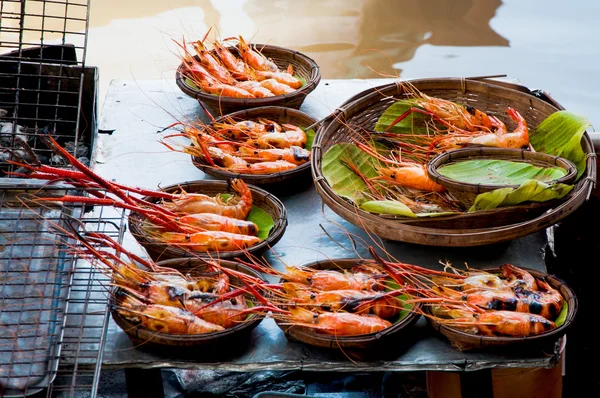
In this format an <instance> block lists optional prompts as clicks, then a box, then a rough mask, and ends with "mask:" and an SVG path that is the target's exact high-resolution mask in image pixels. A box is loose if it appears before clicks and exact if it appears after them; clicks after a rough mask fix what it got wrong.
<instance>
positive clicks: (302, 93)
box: [175, 44, 321, 115]
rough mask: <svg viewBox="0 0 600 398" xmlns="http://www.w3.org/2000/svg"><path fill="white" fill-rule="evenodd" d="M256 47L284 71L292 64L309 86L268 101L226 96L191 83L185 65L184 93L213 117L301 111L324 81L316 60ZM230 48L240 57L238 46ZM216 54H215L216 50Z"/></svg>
mask: <svg viewBox="0 0 600 398" xmlns="http://www.w3.org/2000/svg"><path fill="white" fill-rule="evenodd" d="M253 46H254V47H255V48H257V49H259V50H260V51H261V53H262V54H263V55H264V56H265V57H267V58H269V59H271V60H272V61H273V62H274V63H275V64H276V65H277V66H278V67H279V69H280V70H285V69H287V67H288V65H292V66H293V68H294V75H295V76H299V77H301V78H302V79H304V80H305V81H306V84H305V85H304V86H302V87H300V88H299V89H297V90H295V91H294V92H293V93H290V94H284V95H276V96H273V97H267V98H232V97H223V96H218V95H213V94H208V93H205V92H203V91H202V90H200V89H199V88H197V87H194V86H191V85H190V84H188V83H187V82H186V77H185V75H184V73H183V63H182V64H180V65H179V67H178V68H177V71H176V72H175V82H176V83H177V86H178V87H179V88H180V89H181V91H183V92H184V93H185V94H187V95H189V96H190V97H192V98H195V99H197V100H198V102H201V103H203V104H204V105H205V106H206V107H207V108H208V109H209V110H210V111H211V112H212V113H213V115H226V114H228V113H231V112H235V111H239V110H242V109H249V108H257V107H259V106H284V107H287V108H294V109H300V105H302V103H303V102H304V100H305V99H306V96H307V95H308V94H309V93H310V92H311V91H313V90H314V89H315V88H317V85H318V84H319V82H320V81H321V72H320V70H319V65H317V63H316V62H315V61H314V60H313V59H312V58H310V57H308V56H306V55H304V54H302V53H300V52H298V51H294V50H290V49H287V48H283V47H277V46H271V45H268V44H254V45H253ZM229 49H230V50H231V52H232V53H233V54H234V55H236V56H239V52H238V49H237V47H229ZM212 52H213V53H214V50H213V51H212Z"/></svg>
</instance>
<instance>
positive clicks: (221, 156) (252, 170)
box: [161, 118, 310, 174]
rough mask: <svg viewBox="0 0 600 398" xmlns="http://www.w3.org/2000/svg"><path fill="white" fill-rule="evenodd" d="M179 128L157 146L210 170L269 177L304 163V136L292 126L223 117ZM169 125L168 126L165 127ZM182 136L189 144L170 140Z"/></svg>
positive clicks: (307, 157) (307, 153)
mask: <svg viewBox="0 0 600 398" xmlns="http://www.w3.org/2000/svg"><path fill="white" fill-rule="evenodd" d="M175 125H183V130H182V132H181V133H179V134H170V135H167V136H165V137H163V139H162V140H161V143H162V144H163V145H165V146H166V147H167V148H169V149H170V150H172V151H176V152H183V153H187V154H190V155H192V156H194V157H196V158H198V159H201V160H203V161H204V163H206V164H208V165H209V166H211V167H215V168H219V169H223V170H227V171H231V172H233V173H240V174H273V173H279V172H283V171H287V170H292V169H295V168H296V167H298V166H300V165H302V164H305V163H307V162H308V161H309V160H310V151H308V150H307V149H306V133H305V132H304V131H303V130H302V128H300V127H298V126H295V125H293V124H281V125H280V124H278V123H276V122H274V121H272V120H268V119H262V118H258V119H257V120H241V121H236V120H233V119H231V118H226V119H224V120H223V121H221V122H219V123H216V122H213V123H212V124H211V125H201V124H194V123H186V124H184V123H176V124H175ZM170 127H172V126H169V128H170ZM177 136H183V137H186V138H187V139H189V141H190V144H189V145H184V144H180V143H178V142H177V141H175V140H173V139H172V138H173V137H177Z"/></svg>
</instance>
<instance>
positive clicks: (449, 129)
mask: <svg viewBox="0 0 600 398" xmlns="http://www.w3.org/2000/svg"><path fill="white" fill-rule="evenodd" d="M404 87H405V92H406V99H405V100H403V102H404V103H405V104H411V107H410V108H409V109H408V110H407V111H406V112H404V113H403V114H401V115H400V116H398V117H397V118H396V119H395V120H394V121H392V123H390V124H389V126H388V127H387V128H386V130H385V131H379V132H377V131H368V130H366V129H361V130H356V129H352V131H353V137H352V139H353V141H354V144H355V145H356V146H357V147H358V148H359V149H361V150H362V151H363V152H364V153H365V154H367V155H369V157H370V158H371V160H372V165H373V168H374V170H375V172H376V174H377V176H376V177H370V178H369V177H366V176H364V175H363V174H361V173H360V171H359V170H358V168H357V167H356V165H355V164H352V162H350V161H344V162H345V163H346V165H347V167H349V168H350V169H351V170H353V171H354V172H355V173H356V174H357V175H358V176H359V177H361V178H362V179H363V180H364V181H365V183H366V184H367V187H368V190H369V192H367V193H366V194H367V196H370V197H372V198H373V199H374V200H396V201H400V202H402V203H403V204H405V205H407V206H408V207H409V208H410V209H411V210H413V211H414V212H440V211H460V210H463V207H462V205H461V204H460V203H459V202H458V201H456V200H454V199H453V198H452V197H451V196H450V195H448V194H447V192H446V189H445V187H444V186H442V185H440V184H437V183H436V182H435V181H433V180H431V179H430V178H429V175H428V173H427V163H428V162H429V160H431V158H433V157H434V156H435V155H437V154H439V153H442V152H446V151H449V150H453V149H457V148H461V147H465V146H488V147H499V148H524V147H528V146H529V130H528V127H527V122H526V121H525V119H524V118H523V116H521V115H520V114H519V112H517V111H516V110H514V109H512V108H510V107H508V108H507V110H506V114H507V115H508V117H509V118H510V119H511V120H512V121H513V122H514V123H515V124H516V128H515V130H514V131H512V132H508V129H507V126H506V125H505V124H504V123H503V122H502V121H501V120H500V119H498V118H497V117H496V116H493V115H489V114H487V113H485V112H483V111H481V110H479V109H476V108H474V107H472V106H463V105H460V104H458V103H455V102H452V101H448V100H444V99H440V98H435V97H430V96H428V95H426V94H423V93H421V92H419V91H418V90H417V89H416V88H415V87H413V86H412V85H410V83H404ZM392 106H394V105H392ZM414 115H419V116H420V117H419V118H415V119H409V120H411V121H412V124H411V126H412V127H404V128H402V129H401V130H400V131H398V130H396V131H390V130H391V129H392V128H394V126H396V125H397V124H398V123H400V122H402V121H403V120H405V119H406V118H407V117H409V116H414ZM416 123H422V124H423V126H421V127H424V128H425V130H426V133H415V132H414V131H413V127H414V126H415V124H416ZM348 127H349V128H351V127H352V126H348ZM341 160H342V159H341Z"/></svg>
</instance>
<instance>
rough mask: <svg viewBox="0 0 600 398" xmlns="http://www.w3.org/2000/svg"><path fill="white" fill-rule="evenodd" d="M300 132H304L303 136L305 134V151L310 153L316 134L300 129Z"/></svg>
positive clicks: (312, 131)
mask: <svg viewBox="0 0 600 398" xmlns="http://www.w3.org/2000/svg"><path fill="white" fill-rule="evenodd" d="M302 130H304V134H306V146H305V147H306V149H307V150H309V151H310V150H311V149H312V145H313V142H314V141H315V135H316V134H317V133H315V130H313V129H308V130H305V129H302Z"/></svg>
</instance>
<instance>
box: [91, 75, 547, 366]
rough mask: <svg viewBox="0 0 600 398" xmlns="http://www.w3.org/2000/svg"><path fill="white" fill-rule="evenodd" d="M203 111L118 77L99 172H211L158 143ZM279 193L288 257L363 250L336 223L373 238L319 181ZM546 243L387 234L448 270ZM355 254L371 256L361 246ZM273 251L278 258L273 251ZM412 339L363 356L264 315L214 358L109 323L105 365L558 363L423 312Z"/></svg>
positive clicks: (167, 180) (145, 183) (117, 176)
mask: <svg viewBox="0 0 600 398" xmlns="http://www.w3.org/2000/svg"><path fill="white" fill-rule="evenodd" d="M389 81H390V80H388V79H376V80H324V81H322V82H321V84H320V85H319V87H318V88H317V89H316V90H315V91H314V92H313V93H312V94H311V95H310V96H308V98H307V99H306V101H305V103H304V104H303V106H302V109H301V110H302V111H304V112H306V113H308V114H311V115H312V116H314V117H316V118H317V119H320V118H321V117H324V116H326V115H327V114H329V113H330V112H331V111H332V110H334V109H335V108H336V107H337V106H339V105H340V104H341V103H342V102H344V101H345V100H346V99H347V98H349V97H350V96H352V95H354V94H356V93H357V92H360V91H362V90H364V89H366V88H368V87H372V86H376V85H380V84H384V83H388V82H389ZM197 116H200V117H201V118H202V119H203V120H205V121H206V120H207V119H206V117H204V115H203V114H202V110H201V108H200V107H199V105H198V103H197V102H196V101H195V100H193V99H191V98H188V97H187V96H185V95H183V94H182V93H181V92H179V90H178V89H177V88H176V87H175V85H174V83H173V82H172V81H166V80H148V81H129V80H127V81H125V80H115V81H112V82H111V85H110V88H109V91H108V95H107V97H106V100H105V103H104V111H103V117H102V120H101V125H100V129H99V135H98V137H97V140H96V151H95V156H94V168H95V170H96V172H98V173H99V174H100V175H102V176H103V177H105V178H109V179H114V180H116V181H118V182H120V183H124V184H130V185H136V186H142V187H146V188H156V187H157V186H158V185H160V186H164V185H168V184H173V183H177V182H184V181H191V180H199V179H205V178H210V177H208V176H206V175H204V173H202V172H201V171H200V170H198V169H197V168H195V167H194V166H193V165H192V163H191V161H190V158H189V156H188V155H184V154H180V153H173V152H169V151H168V150H167V149H166V148H164V147H163V146H162V145H161V144H160V143H158V141H157V139H158V137H159V136H158V134H157V132H158V130H160V129H162V128H164V127H166V126H168V125H170V124H172V123H173V122H175V121H176V120H184V119H185V118H195V117H197ZM277 196H278V197H279V198H280V199H281V200H282V201H283V203H284V204H285V206H286V208H287V211H288V222H289V225H288V227H287V230H286V232H285V234H284V236H283V238H282V239H281V241H280V242H279V243H278V244H277V245H275V246H274V251H275V253H276V254H277V256H278V257H279V258H281V259H282V260H283V261H284V262H286V263H288V264H302V263H306V262H309V261H314V260H319V259H324V258H335V257H337V258H339V257H356V253H354V252H352V250H351V248H350V247H346V248H344V247H342V246H340V245H339V244H338V243H336V242H334V241H333V240H332V239H331V238H330V236H332V237H333V238H334V239H335V240H336V241H337V242H340V243H342V244H343V242H349V240H348V239H347V236H346V235H345V232H344V231H343V230H342V228H340V227H339V226H341V227H343V229H345V230H347V232H349V233H352V234H356V235H358V236H361V237H363V238H365V239H367V240H368V237H367V236H366V234H365V233H364V231H362V230H360V229H359V228H356V227H354V226H353V225H351V224H350V223H348V222H346V221H345V220H343V219H341V218H340V217H338V216H337V215H336V214H335V213H333V212H332V211H331V210H329V209H328V208H326V207H324V206H322V201H321V199H320V197H319V196H318V195H317V193H316V191H315V190H314V187H313V186H307V187H298V189H296V192H278V193H277ZM336 224H339V226H337V225H336ZM322 228H324V229H325V230H327V233H325V232H324V231H323V229H322ZM126 235H127V236H126V238H125V245H126V247H128V248H129V249H132V250H133V251H135V252H138V253H139V254H144V252H143V249H141V248H140V247H139V246H138V245H137V243H136V242H135V240H134V239H133V237H132V236H131V235H130V234H129V233H127V234H126ZM545 243H546V240H545V235H544V233H543V231H542V232H540V233H537V234H533V235H530V236H527V237H524V238H521V239H517V240H514V241H512V242H510V243H506V244H501V245H495V246H486V247H479V248H435V247H424V246H417V245H411V244H403V243H396V242H390V241H386V242H384V245H385V248H386V249H387V251H388V252H390V253H391V254H393V255H394V256H395V257H396V258H398V259H399V260H402V261H405V262H408V263H416V264H420V265H424V266H428V267H433V268H435V267H438V268H439V267H441V265H439V263H438V262H439V261H440V260H444V261H446V260H447V261H450V262H452V263H453V264H455V265H457V266H459V265H462V264H463V263H465V262H466V263H468V265H469V266H471V267H482V266H498V265H501V264H504V263H513V264H515V265H520V266H527V267H531V268H534V269H538V270H545V265H544V261H543V258H542V249H543V246H544V245H545ZM348 246H350V245H348ZM358 251H359V254H361V255H363V256H365V257H366V256H367V252H366V250H365V249H364V248H359V249H358ZM266 257H267V258H268V259H269V260H271V261H273V262H274V263H275V262H276V260H275V258H274V256H273V255H272V254H267V255H266ZM406 339H408V341H399V342H398V347H396V350H394V349H393V348H394V347H390V348H391V350H390V352H391V355H392V357H391V358H386V359H385V360H372V359H371V360H364V361H362V360H359V361H356V360H349V359H348V358H347V357H346V356H345V355H344V354H342V353H340V352H335V351H333V350H326V349H319V348H316V347H311V346H308V345H304V344H302V343H297V342H288V341H287V340H286V338H285V337H284V334H283V333H282V332H281V330H280V329H279V328H278V327H277V326H276V324H275V323H274V322H273V320H271V319H266V320H263V322H262V323H261V324H260V325H259V326H258V327H257V328H256V329H255V330H254V331H253V332H252V334H251V338H250V342H249V343H248V347H247V349H246V350H245V352H241V353H237V354H235V355H233V356H230V357H228V358H226V359H223V358H213V359H211V358H207V357H206V356H202V355H198V354H195V355H186V356H181V355H180V354H176V353H173V352H169V351H168V350H167V351H162V350H161V351H156V350H153V349H151V348H149V347H146V346H144V345H140V346H134V345H133V344H132V342H131V341H130V340H129V338H128V337H127V335H126V334H125V333H124V332H123V331H122V330H121V329H120V328H119V327H118V326H116V325H115V324H114V322H113V321H112V320H111V321H110V325H109V328H108V334H107V338H106V346H105V351H104V357H103V361H102V365H103V367H105V368H158V367H180V368H195V369H213V370H214V369H220V370H231V371H259V370H266V369H269V370H289V369H304V370H311V371H365V370H368V371H383V370H387V371H390V370H391V371H413V370H447V371H473V370H479V369H485V368H496V367H527V368H531V367H551V366H554V364H556V361H557V360H558V354H557V353H552V352H550V353H548V352H546V353H543V352H532V353H528V352H524V351H516V352H510V351H506V352H503V351H501V352H495V353H492V352H487V353H486V352H459V351H457V350H455V349H454V348H452V347H451V346H450V344H449V343H448V342H447V340H445V338H443V337H442V336H439V335H437V334H436V333H435V332H434V331H433V330H432V329H431V328H429V327H428V325H427V323H426V321H425V320H424V319H423V318H421V319H420V320H419V322H418V323H417V325H416V327H415V332H414V333H412V334H411V335H410V337H406ZM388 356H389V355H388Z"/></svg>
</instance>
